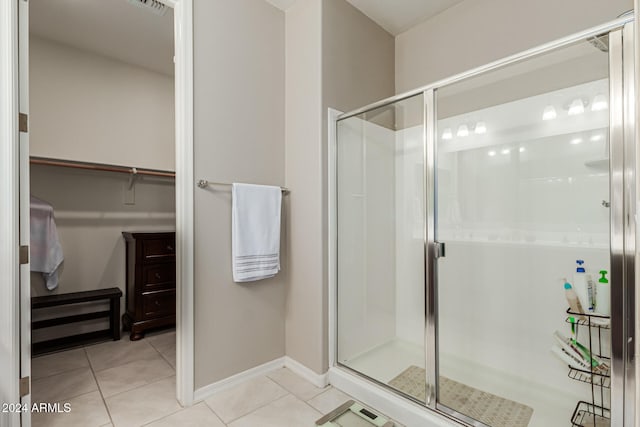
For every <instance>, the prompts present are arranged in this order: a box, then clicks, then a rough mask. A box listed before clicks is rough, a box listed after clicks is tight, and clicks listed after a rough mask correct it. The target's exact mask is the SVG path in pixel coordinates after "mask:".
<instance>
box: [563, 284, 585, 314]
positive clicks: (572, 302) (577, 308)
mask: <svg viewBox="0 0 640 427" xmlns="http://www.w3.org/2000/svg"><path fill="white" fill-rule="evenodd" d="M564 296H565V297H566V298H567V302H568V303H569V309H570V310H571V312H572V313H584V310H583V309H582V305H581V304H580V299H579V298H578V295H577V294H576V292H575V291H574V290H573V287H572V286H571V283H569V282H567V281H566V280H565V282H564Z"/></svg>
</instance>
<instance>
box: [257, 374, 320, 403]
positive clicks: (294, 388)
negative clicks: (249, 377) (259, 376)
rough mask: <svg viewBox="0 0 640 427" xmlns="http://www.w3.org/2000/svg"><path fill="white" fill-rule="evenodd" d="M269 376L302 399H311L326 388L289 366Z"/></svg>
mask: <svg viewBox="0 0 640 427" xmlns="http://www.w3.org/2000/svg"><path fill="white" fill-rule="evenodd" d="M267 376H268V377H269V378H271V379H272V380H274V381H275V382H277V383H278V384H280V385H281V386H282V387H284V388H286V389H287V390H288V391H289V392H291V393H293V394H295V395H296V396H297V397H299V398H300V399H302V400H309V399H311V398H312V397H314V396H317V395H318V394H320V393H322V392H323V391H324V390H326V389H324V388H318V387H316V386H315V385H313V384H311V383H310V382H309V381H307V380H305V379H304V378H302V377H301V376H299V375H297V374H294V373H293V372H291V370H289V369H287V368H282V369H278V370H276V371H273V372H271V373H270V374H268V375H267Z"/></svg>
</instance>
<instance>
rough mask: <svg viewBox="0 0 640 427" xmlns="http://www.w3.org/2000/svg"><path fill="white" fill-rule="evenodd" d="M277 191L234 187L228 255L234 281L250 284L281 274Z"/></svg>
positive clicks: (249, 185) (278, 189)
mask: <svg viewBox="0 0 640 427" xmlns="http://www.w3.org/2000/svg"><path fill="white" fill-rule="evenodd" d="M281 206H282V190H281V189H280V187H273V186H268V185H253V184H235V183H234V184H233V186H232V208H231V246H232V248H231V251H232V257H233V281H234V282H251V281H254V280H260V279H267V278H269V277H273V276H275V275H276V274H277V273H278V271H280V213H281Z"/></svg>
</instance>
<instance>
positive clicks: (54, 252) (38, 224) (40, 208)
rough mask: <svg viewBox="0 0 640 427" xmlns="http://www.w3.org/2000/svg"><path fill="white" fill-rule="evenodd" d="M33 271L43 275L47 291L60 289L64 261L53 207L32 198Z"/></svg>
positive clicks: (31, 259) (31, 260)
mask: <svg viewBox="0 0 640 427" xmlns="http://www.w3.org/2000/svg"><path fill="white" fill-rule="evenodd" d="M30 214H31V221H30V222H31V226H30V227H29V229H30V230H31V248H30V249H31V257H30V260H29V261H30V264H31V271H37V272H40V273H42V276H43V277H44V281H45V284H46V286H47V289H49V290H50V291H52V290H54V289H55V288H57V287H58V268H59V267H60V264H62V261H63V260H64V254H63V253H62V245H60V241H59V240H58V230H57V229H56V222H55V220H54V218H53V207H52V206H51V205H50V204H48V203H47V202H45V201H42V200H40V199H37V198H35V197H33V196H31V208H30Z"/></svg>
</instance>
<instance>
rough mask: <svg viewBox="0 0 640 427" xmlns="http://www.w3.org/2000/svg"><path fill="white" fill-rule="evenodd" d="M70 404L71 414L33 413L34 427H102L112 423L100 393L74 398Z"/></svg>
mask: <svg viewBox="0 0 640 427" xmlns="http://www.w3.org/2000/svg"><path fill="white" fill-rule="evenodd" d="M61 403H63V402H61ZM68 403H70V404H71V411H70V412H69V413H46V412H39V413H33V414H32V415H31V421H32V425H33V427H100V426H103V425H105V424H108V423H109V421H110V419H109V414H108V413H107V408H105V406H104V402H103V401H102V396H100V392H98V391H93V392H91V393H87V394H83V395H82V396H78V397H74V398H73V399H69V400H68Z"/></svg>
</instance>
